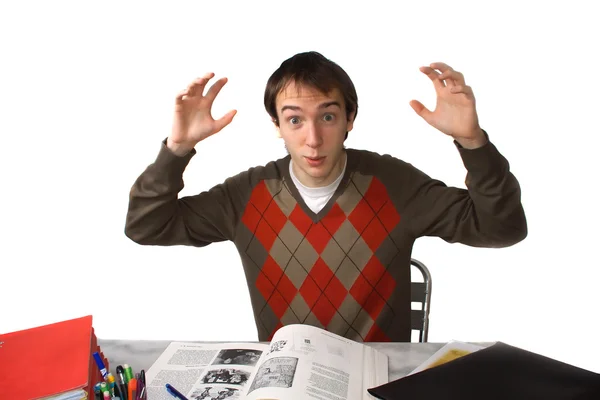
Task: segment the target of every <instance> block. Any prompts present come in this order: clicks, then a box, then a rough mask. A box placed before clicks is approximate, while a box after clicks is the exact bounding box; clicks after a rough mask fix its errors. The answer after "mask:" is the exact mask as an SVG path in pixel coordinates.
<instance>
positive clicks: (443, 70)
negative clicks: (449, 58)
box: [429, 62, 465, 87]
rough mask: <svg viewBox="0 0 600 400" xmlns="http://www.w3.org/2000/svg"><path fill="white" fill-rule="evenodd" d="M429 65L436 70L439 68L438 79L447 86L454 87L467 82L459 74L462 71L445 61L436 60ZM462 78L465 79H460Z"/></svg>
mask: <svg viewBox="0 0 600 400" xmlns="http://www.w3.org/2000/svg"><path fill="white" fill-rule="evenodd" d="M429 66H430V67H431V68H432V69H434V70H436V69H437V70H439V71H440V76H439V77H438V79H440V80H442V81H443V82H445V84H446V86H448V87H452V86H454V85H459V84H463V85H464V83H465V82H464V79H463V78H462V77H461V76H459V74H460V72H457V71H455V70H454V69H453V68H452V67H451V66H449V65H448V64H446V63H443V62H434V63H431V64H429ZM460 75H462V74H460ZM461 79H463V80H462V81H460V80H461Z"/></svg>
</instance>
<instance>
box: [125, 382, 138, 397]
mask: <svg viewBox="0 0 600 400" xmlns="http://www.w3.org/2000/svg"><path fill="white" fill-rule="evenodd" d="M127 388H128V389H129V391H128V393H127V397H128V398H129V399H130V400H135V399H136V397H135V395H136V393H137V391H136V390H137V379H135V378H131V379H130V380H129V382H128V383H127Z"/></svg>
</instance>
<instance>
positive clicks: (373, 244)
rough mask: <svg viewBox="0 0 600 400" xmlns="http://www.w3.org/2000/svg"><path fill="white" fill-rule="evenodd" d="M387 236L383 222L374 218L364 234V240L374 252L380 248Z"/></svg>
mask: <svg viewBox="0 0 600 400" xmlns="http://www.w3.org/2000/svg"><path fill="white" fill-rule="evenodd" d="M387 235H388V233H387V231H386V230H385V228H384V227H383V225H382V224H381V222H379V219H378V218H374V219H373V220H372V221H371V223H370V224H369V226H367V229H365V231H364V232H363V234H362V238H363V240H364V241H365V243H366V244H367V245H368V246H369V248H370V249H371V251H373V252H374V251H376V250H377V249H378V248H379V245H380V244H381V243H382V242H383V241H384V239H385V238H386V237H387Z"/></svg>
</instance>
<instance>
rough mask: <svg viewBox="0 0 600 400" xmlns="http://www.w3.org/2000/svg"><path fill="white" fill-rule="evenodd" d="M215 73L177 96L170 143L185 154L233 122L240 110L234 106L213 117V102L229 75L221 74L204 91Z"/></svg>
mask: <svg viewBox="0 0 600 400" xmlns="http://www.w3.org/2000/svg"><path fill="white" fill-rule="evenodd" d="M214 76H215V74H214V73H212V72H210V73H207V74H205V75H204V76H202V77H201V78H198V79H196V80H195V81H193V82H192V83H190V85H189V86H188V87H187V89H185V90H183V91H181V92H180V93H179V94H178V95H177V97H176V99H175V116H174V119H173V128H172V131H171V136H170V137H169V138H168V139H167V146H168V147H169V148H170V149H171V150H172V151H173V152H175V153H176V154H179V155H183V154H185V153H187V152H189V151H190V150H191V149H193V148H194V146H196V144H198V142H201V141H202V140H204V139H206V138H207V137H209V136H212V135H214V134H215V133H217V132H219V131H220V130H221V129H223V128H224V127H226V126H227V125H229V123H231V121H232V120H233V117H234V116H235V114H236V112H237V111H236V110H231V111H229V112H228V113H227V114H225V115H224V116H223V117H221V118H220V119H217V120H215V119H214V118H213V117H212V114H211V107H212V105H213V102H214V100H215V98H216V97H217V94H219V92H220V91H221V89H222V88H223V86H224V85H225V83H227V78H221V79H219V80H217V81H216V82H215V83H214V84H213V85H212V86H211V87H210V89H209V90H208V92H206V94H203V92H204V88H205V86H206V84H207V83H208V81H209V80H210V79H212V78H213V77H214Z"/></svg>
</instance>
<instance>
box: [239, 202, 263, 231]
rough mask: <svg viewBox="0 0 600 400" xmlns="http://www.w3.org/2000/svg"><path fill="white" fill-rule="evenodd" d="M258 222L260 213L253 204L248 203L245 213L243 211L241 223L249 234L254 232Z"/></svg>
mask: <svg viewBox="0 0 600 400" xmlns="http://www.w3.org/2000/svg"><path fill="white" fill-rule="evenodd" d="M259 221H260V213H259V212H258V210H257V209H256V207H254V205H253V204H251V203H248V205H247V206H246V211H244V215H242V222H243V223H244V225H246V227H247V228H248V229H249V230H250V232H254V230H255V229H256V227H257V226H258V222H259Z"/></svg>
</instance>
